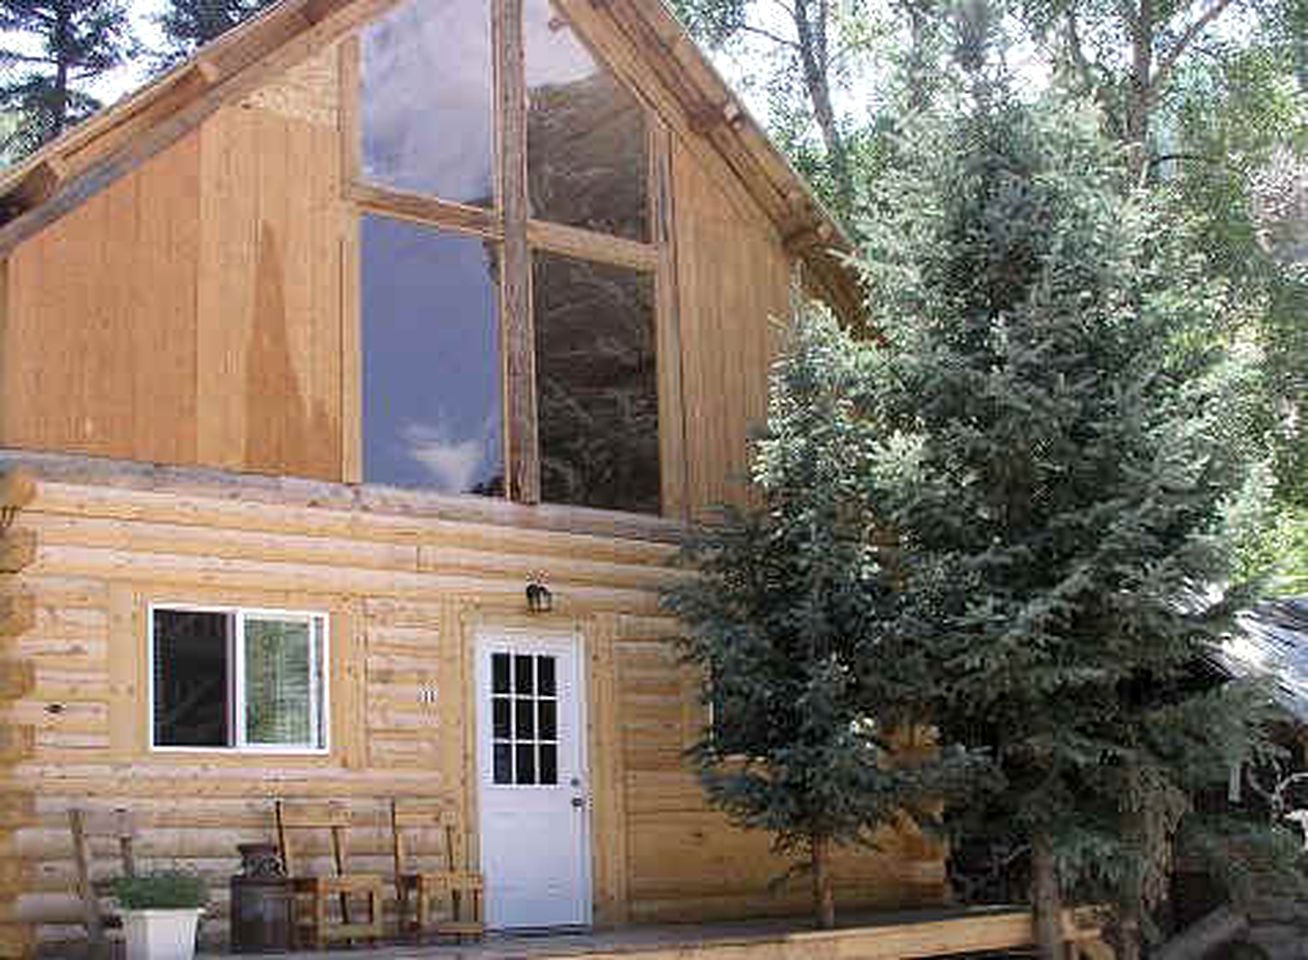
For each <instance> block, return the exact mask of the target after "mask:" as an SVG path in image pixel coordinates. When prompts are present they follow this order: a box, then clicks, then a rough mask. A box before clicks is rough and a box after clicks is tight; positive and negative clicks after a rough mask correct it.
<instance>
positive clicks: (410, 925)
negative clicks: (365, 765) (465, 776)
mask: <svg viewBox="0 0 1308 960" xmlns="http://www.w3.org/2000/svg"><path fill="white" fill-rule="evenodd" d="M410 829H427V830H434V831H435V832H436V834H437V836H439V838H440V841H441V844H442V847H443V850H442V851H441V854H442V858H443V860H444V867H445V869H443V870H441V869H437V870H434V871H422V870H419V871H413V870H411V869H409V868H408V863H407V857H406V851H405V846H404V837H405V832H406V831H407V830H410ZM391 844H392V852H393V856H394V858H395V892H396V896H397V899H398V901H399V917H400V933H401V934H404V933H409V934H413V935H415V936H417V937H419V938H420V937H421V936H422V935H423V934H424V933H426V932H428V931H430V932H433V933H436V934H438V935H447V936H448V935H452V936H457V937H464V936H473V937H479V936H481V935H482V934H484V933H485V932H486V926H485V923H484V922H483V919H482V894H483V891H484V889H485V883H484V882H483V880H482V875H481V874H480V873H477V872H475V871H473V870H471V869H469V864H468V860H467V850H466V846H465V844H464V840H463V831H462V829H461V827H460V824H459V820H458V817H456V816H455V815H454V814H453V813H451V812H449V811H448V810H442V809H439V808H436V807H434V806H432V805H431V804H427V805H425V806H424V805H423V804H421V803H418V802H414V803H402V802H401V801H399V800H392V801H391ZM410 898H413V899H414V900H415V901H416V902H415V903H414V904H413V906H414V908H415V909H414V910H413V911H412V912H411V911H410V909H409V907H410ZM447 898H448V899H447ZM442 902H443V903H444V906H445V909H443V910H442V911H441V912H442V913H444V914H445V916H444V918H443V919H440V920H438V921H437V922H436V923H435V924H434V925H433V924H432V922H431V920H432V912H433V908H435V907H436V906H437V905H438V904H441V903H442Z"/></svg>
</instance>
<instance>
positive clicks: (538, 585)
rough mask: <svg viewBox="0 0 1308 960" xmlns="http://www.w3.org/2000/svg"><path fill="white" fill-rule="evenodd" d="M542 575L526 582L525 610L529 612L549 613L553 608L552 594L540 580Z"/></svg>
mask: <svg viewBox="0 0 1308 960" xmlns="http://www.w3.org/2000/svg"><path fill="white" fill-rule="evenodd" d="M542 579H543V578H542V577H533V578H532V579H531V582H530V583H528V584H527V610H528V612H530V613H549V612H550V611H551V610H553V609H554V594H552V593H550V588H549V587H547V586H545V584H543V583H542V582H541V580H542Z"/></svg>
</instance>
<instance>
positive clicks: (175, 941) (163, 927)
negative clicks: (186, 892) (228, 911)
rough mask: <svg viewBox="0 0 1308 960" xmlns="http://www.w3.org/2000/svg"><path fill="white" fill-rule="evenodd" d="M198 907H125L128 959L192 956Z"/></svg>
mask: <svg viewBox="0 0 1308 960" xmlns="http://www.w3.org/2000/svg"><path fill="white" fill-rule="evenodd" d="M200 912H201V911H200V910H198V909H196V908H194V907H188V908H185V909H177V910H124V911H123V932H124V933H125V934H126V936H127V960H191V958H192V957H194V956H195V930H196V926H197V925H198V924H199V922H200Z"/></svg>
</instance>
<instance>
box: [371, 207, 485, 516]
mask: <svg viewBox="0 0 1308 960" xmlns="http://www.w3.org/2000/svg"><path fill="white" fill-rule="evenodd" d="M361 241H362V269H363V281H362V286H363V290H362V299H363V454H364V462H363V466H364V479H365V480H367V481H368V482H369V483H386V484H393V485H396V486H403V487H425V488H428V489H432V490H438V491H441V492H444V493H477V494H484V495H487V496H502V495H503V490H504V450H503V440H502V437H503V434H502V409H501V408H502V399H501V389H500V383H501V380H500V351H499V336H500V334H499V306H498V284H499V280H498V276H497V273H498V267H497V260H496V246H495V244H494V243H492V242H490V241H486V240H481V239H478V238H476V237H468V236H463V235H460V234H453V233H445V232H441V231H439V230H436V229H434V228H432V227H424V226H419V225H416V224H412V223H407V222H405V221H402V220H395V219H391V218H387V217H380V216H365V217H364V218H363V222H362V236H361Z"/></svg>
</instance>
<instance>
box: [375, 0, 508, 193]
mask: <svg viewBox="0 0 1308 960" xmlns="http://www.w3.org/2000/svg"><path fill="white" fill-rule="evenodd" d="M490 8H491V4H490V3H488V2H487V0H442V2H440V3H432V2H428V0H409V2H408V3H404V4H401V5H400V6H399V7H397V8H396V9H395V10H393V11H391V12H390V13H388V14H387V15H386V16H384V17H381V18H380V19H378V20H376V21H374V22H373V23H372V24H370V25H369V26H368V27H367V28H365V30H364V32H363V64H362V72H363V77H362V91H361V97H360V98H361V101H362V102H361V111H360V112H361V115H362V117H361V120H362V127H363V150H362V153H363V173H364V176H365V177H367V178H368V179H369V180H371V181H373V182H375V183H380V184H382V185H383V186H387V187H393V188H395V189H399V190H409V191H413V192H417V193H425V194H430V195H433V196H438V197H441V198H443V199H446V200H457V201H460V202H463V203H471V204H477V205H480V206H490V205H491V204H492V203H493V195H494V191H493V187H492V183H493V182H494V181H493V179H492V173H491V171H492V166H493V157H494V146H493V144H494V134H493V130H492V123H493V122H494V110H493V103H494V80H493V76H494V71H493V62H494V61H493V58H492V55H491V49H492V48H491V27H490Z"/></svg>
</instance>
